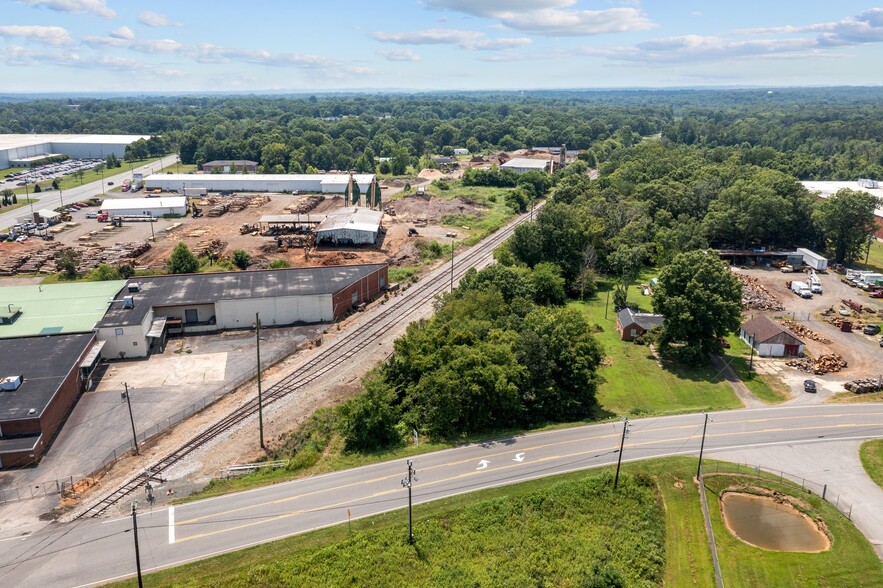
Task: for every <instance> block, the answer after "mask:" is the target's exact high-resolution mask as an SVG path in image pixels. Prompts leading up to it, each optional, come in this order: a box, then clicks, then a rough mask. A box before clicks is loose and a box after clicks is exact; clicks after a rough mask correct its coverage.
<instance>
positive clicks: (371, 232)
mask: <svg viewBox="0 0 883 588" xmlns="http://www.w3.org/2000/svg"><path fill="white" fill-rule="evenodd" d="M382 221H383V212H382V211H379V210H370V209H368V208H340V209H337V210H333V211H331V212H329V213H328V216H326V217H325V220H324V221H322V222H321V223H319V226H318V227H316V242H317V243H319V244H320V245H322V244H327V245H374V244H375V243H377V239H378V237H379V236H380V231H381V222H382Z"/></svg>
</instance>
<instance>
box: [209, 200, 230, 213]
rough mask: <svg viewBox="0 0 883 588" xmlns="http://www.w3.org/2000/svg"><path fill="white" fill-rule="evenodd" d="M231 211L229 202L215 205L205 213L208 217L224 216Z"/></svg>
mask: <svg viewBox="0 0 883 588" xmlns="http://www.w3.org/2000/svg"><path fill="white" fill-rule="evenodd" d="M228 210H230V203H229V202H221V203H219V204H215V205H214V206H212V207H211V208H209V209H208V212H206V213H205V215H206V216H222V215H223V214H224V213H226V212H227V211H228Z"/></svg>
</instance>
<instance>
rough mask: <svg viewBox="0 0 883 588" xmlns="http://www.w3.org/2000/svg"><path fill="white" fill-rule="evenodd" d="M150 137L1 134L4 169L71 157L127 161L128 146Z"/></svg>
mask: <svg viewBox="0 0 883 588" xmlns="http://www.w3.org/2000/svg"><path fill="white" fill-rule="evenodd" d="M149 138H150V136H149V135H63V134H57V135H0V169H5V168H7V167H18V166H20V165H23V166H26V165H27V164H28V163H29V160H33V158H35V157H40V156H44V155H45V156H48V155H67V156H68V157H71V158H74V159H85V158H93V157H101V158H104V157H107V156H108V155H110V154H111V153H113V154H114V155H116V156H117V157H119V158H120V159H122V158H123V155H125V153H126V146H127V145H131V144H132V143H134V142H135V141H137V140H138V139H149Z"/></svg>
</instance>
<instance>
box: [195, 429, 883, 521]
mask: <svg viewBox="0 0 883 588" xmlns="http://www.w3.org/2000/svg"><path fill="white" fill-rule="evenodd" d="M880 414H883V412H881V413H880ZM849 416H853V417H854V416H855V415H850V414H834V415H825V416H824V418H826V419H827V418H842V417H849ZM809 418H811V419H814V420H818V419H819V418H820V417H818V416H817V415H807V416H796V417H770V418H760V419H743V420H738V421H727V423H726V424H728V425H733V424H740V423H758V422H771V421H781V420H795V419H797V420H800V419H809ZM856 426H858V425H856ZM697 428H698V425H693V424H690V425H675V426H671V427H663V428H658V429H646V430H642V429H636V430H633V434H637V433H640V432H654V433H658V432H662V431H676V430H682V429H697ZM819 428H824V427H818V426H814V427H803V428H788V429H756V430H752V431H743V432H739V433H723V434H717V435H715V434H709V435H708V436H709V437H715V436H719V435H733V434H759V433H764V432H773V431H784V430H791V431H802V430H808V429H819ZM619 436H620V433H619V432H617V433H611V434H606V435H593V436H584V437H578V438H574V439H566V440H562V441H553V442H549V443H539V444H536V445H531V446H524V447H512V448H507V449H503V450H501V451H496V452H493V453H487V454H483V455H481V456H480V458H481V459H492V458H495V457H499V456H501V455H509V454H511V453H513V452H518V453H526V452H530V451H537V450H540V449H547V448H549V447H557V446H561V445H570V444H573V443H584V442H586V441H599V440H602V439H609V438H616V439H618V438H619ZM697 436H698V434H697V435H693V436H690V437H686V438H674V439H665V440H659V441H652V442H648V443H647V444H651V445H652V444H654V443H663V442H671V441H680V440H685V439H693V438H696V437H697ZM629 446H632V445H629ZM594 451H600V450H594ZM581 454H582V453H578V454H574V455H581ZM477 458H478V457H477V456H473V457H470V458H466V459H459V460H455V461H450V462H445V463H441V464H437V465H434V466H426V467H423V468H421V470H422V471H424V472H427V471H431V470H436V469H440V468H449V467H454V466H459V465H463V464H466V463H472V462H474V461H475V460H476V459H477ZM399 477H400V476H399V474H390V475H388V476H380V477H378V478H372V479H369V480H362V481H359V482H351V483H349V484H342V485H340V486H336V487H335V488H334V489H335V490H341V489H345V488H353V487H356V486H363V485H367V484H375V483H378V482H384V481H387V480H393V479H396V478H399ZM326 492H328V489H322V490H314V491H312V492H306V493H303V494H296V495H294V496H287V497H285V498H279V499H276V500H272V501H269V502H261V503H258V504H252V505H248V506H241V507H238V508H233V509H229V510H223V511H218V512H215V513H211V514H206V515H202V516H198V517H194V518H191V519H186V520H183V521H179V522H178V525H186V524H192V523H196V522H199V521H202V520H205V519H211V518H214V517H218V516H224V515H230V514H234V513H238V512H244V511H247V510H251V509H254V508H261V507H265V506H267V505H270V504H284V503H286V502H291V501H293V500H299V499H301V498H306V497H309V496H315V495H317V494H324V493H326Z"/></svg>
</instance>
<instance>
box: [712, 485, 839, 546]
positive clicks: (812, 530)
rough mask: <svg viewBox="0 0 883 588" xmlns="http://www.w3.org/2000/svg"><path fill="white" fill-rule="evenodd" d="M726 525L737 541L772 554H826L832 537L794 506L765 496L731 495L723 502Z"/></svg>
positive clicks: (728, 494) (727, 494)
mask: <svg viewBox="0 0 883 588" xmlns="http://www.w3.org/2000/svg"><path fill="white" fill-rule="evenodd" d="M721 502H722V510H723V514H724V524H726V526H727V528H728V529H729V530H730V532H731V533H733V534H734V535H735V536H736V537H738V538H739V539H741V540H742V541H744V542H745V543H748V544H750V545H754V546H755V547H760V548H761V549H768V550H770V551H802V552H817V551H825V550H827V549H828V548H830V547H831V542H830V541H829V540H828V536H827V535H825V534H824V533H823V532H822V531H821V530H820V529H819V528H818V526H816V524H815V523H814V522H813V521H812V520H810V519H809V518H808V517H806V516H804V515H803V514H801V513H800V512H799V511H797V510H796V509H795V508H794V507H792V506H791V505H790V504H783V503H780V502H776V501H775V500H773V499H772V498H768V497H765V496H754V495H750V494H737V493H733V492H728V493H726V494H724V496H723V498H722V499H721Z"/></svg>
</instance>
